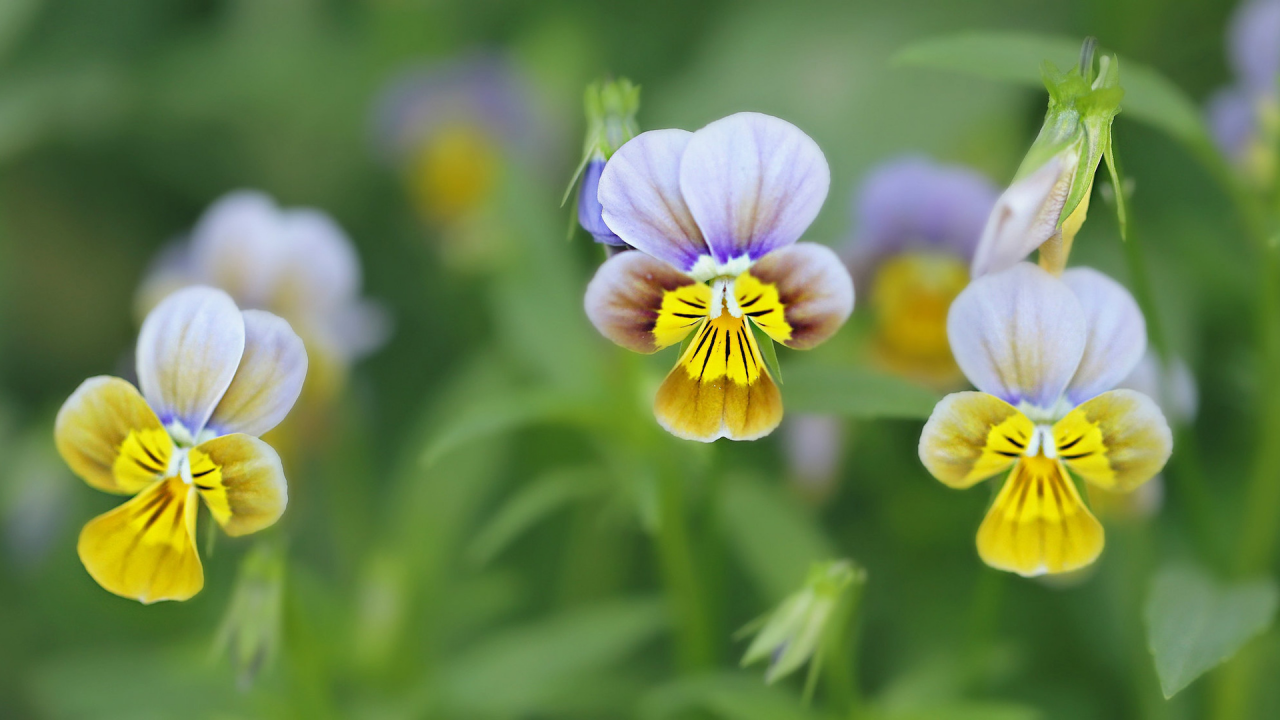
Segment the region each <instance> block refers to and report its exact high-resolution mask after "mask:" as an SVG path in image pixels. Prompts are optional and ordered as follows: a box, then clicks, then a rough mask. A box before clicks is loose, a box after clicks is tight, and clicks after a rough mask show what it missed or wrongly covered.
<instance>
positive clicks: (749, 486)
mask: <svg viewBox="0 0 1280 720" xmlns="http://www.w3.org/2000/svg"><path fill="white" fill-rule="evenodd" d="M720 498H721V505H720V517H721V523H722V525H723V527H724V530H725V532H726V533H727V534H728V542H729V546H730V548H731V549H732V550H733V552H734V554H735V555H737V557H738V560H739V561H740V562H741V563H742V564H743V566H744V567H745V569H746V570H747V573H748V575H749V576H750V578H751V579H752V580H753V581H754V582H755V584H756V587H757V588H758V589H759V590H760V592H761V594H762V595H763V596H764V597H765V598H766V599H767V600H768V601H769V602H771V603H773V602H780V601H781V600H782V599H783V598H785V597H786V596H787V595H789V594H790V593H791V592H792V591H793V590H795V589H796V588H797V587H799V586H800V584H801V583H802V582H803V581H804V579H805V574H806V573H807V572H809V567H810V565H812V563H813V562H814V561H816V560H826V559H829V558H832V557H835V555H836V552H835V549H834V547H833V546H832V544H831V541H830V540H829V539H828V538H827V537H826V535H825V534H824V533H823V531H822V527H821V525H820V524H819V523H818V521H817V520H816V519H815V518H814V517H812V516H811V515H810V514H809V513H808V512H807V511H806V509H805V508H803V507H802V506H801V505H800V504H799V502H797V501H796V499H795V498H794V497H792V496H790V495H788V494H787V493H786V492H784V491H783V489H782V488H781V487H780V486H778V485H777V484H768V483H765V482H763V481H761V480H760V479H758V478H756V477H754V476H741V475H740V476H734V477H731V478H729V479H728V481H727V482H726V483H725V487H724V490H723V492H722V493H721V496H720Z"/></svg>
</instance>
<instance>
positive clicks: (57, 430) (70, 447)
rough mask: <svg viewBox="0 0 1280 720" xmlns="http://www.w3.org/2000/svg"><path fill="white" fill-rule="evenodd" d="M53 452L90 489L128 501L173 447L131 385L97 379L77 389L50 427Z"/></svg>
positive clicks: (150, 479) (151, 478)
mask: <svg viewBox="0 0 1280 720" xmlns="http://www.w3.org/2000/svg"><path fill="white" fill-rule="evenodd" d="M53 432H54V439H55V442H56V443H57V446H58V452H59V453H60V454H61V455H62V458H63V460H66V462H67V465H69V466H70V467H71V470H72V472H74V473H75V474H77V475H79V476H80V477H81V478H84V481H85V482H87V483H89V484H90V485H92V486H94V487H96V488H98V489H99V490H105V491H107V492H111V493H120V494H127V495H132V494H134V493H136V492H139V491H140V490H142V489H143V488H145V487H147V486H149V485H151V483H153V482H155V481H156V480H158V479H159V478H160V477H161V476H162V475H163V473H164V471H165V469H166V468H167V467H168V465H169V456H170V455H171V454H172V452H173V442H172V441H171V440H170V439H169V434H168V433H166V432H165V431H164V428H163V427H162V426H161V425H160V420H159V419H158V418H157V417H156V414H155V413H154V412H152V411H151V407H150V406H148V405H147V401H146V400H143V399H142V395H141V394H140V393H139V392H138V391H137V389H136V388H134V387H133V385H130V384H129V383H128V382H127V381H125V380H121V379H120V378H117V377H109V376H105V375H102V376H99V377H93V378H89V379H88V380H85V381H84V382H83V383H81V385H80V387H79V388H77V389H76V391H75V392H74V393H72V394H71V397H69V398H67V401H66V402H65V403H63V404H62V409H61V410H59V411H58V418H57V420H56V421H55V423H54V431H53Z"/></svg>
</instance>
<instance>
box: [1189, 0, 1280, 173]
mask: <svg viewBox="0 0 1280 720" xmlns="http://www.w3.org/2000/svg"><path fill="white" fill-rule="evenodd" d="M1226 45H1227V57H1228V59H1229V60H1230V64H1231V69H1232V70H1233V71H1234V74H1235V82H1234V83H1233V84H1232V85H1231V86H1229V87H1225V88H1222V89H1220V90H1218V91H1217V92H1215V93H1214V94H1213V95H1212V96H1211V97H1210V99H1209V103H1208V107H1207V109H1206V113H1207V115H1208V121H1209V128H1210V130H1211V131H1212V132H1213V136H1214V139H1215V140H1216V141H1217V143H1218V147H1219V148H1221V149H1222V152H1223V153H1224V154H1225V155H1226V156H1227V157H1228V158H1229V159H1230V160H1231V161H1232V162H1233V163H1234V164H1235V165H1236V167H1238V168H1239V169H1240V171H1241V172H1242V173H1243V174H1244V175H1245V176H1246V177H1248V178H1249V179H1250V180H1252V181H1254V182H1255V183H1257V184H1259V185H1262V186H1266V185H1268V184H1269V183H1270V182H1271V181H1272V179H1273V178H1274V176H1275V169H1276V168H1275V165H1276V143H1277V141H1278V140H1280V92H1278V90H1280V88H1277V87H1276V84H1277V82H1280V0H1247V1H1246V2H1244V3H1242V4H1241V5H1240V6H1239V7H1237V8H1236V11H1235V13H1234V14H1233V15H1232V17H1231V20H1230V22H1229V23H1228V25H1227V37H1226Z"/></svg>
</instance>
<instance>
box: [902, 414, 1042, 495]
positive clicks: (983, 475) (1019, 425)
mask: <svg viewBox="0 0 1280 720" xmlns="http://www.w3.org/2000/svg"><path fill="white" fill-rule="evenodd" d="M1034 431H1035V426H1034V425H1033V424H1032V422H1031V421H1030V420H1029V419H1027V416H1026V415H1023V414H1022V413H1021V412H1019V411H1018V409H1017V408H1015V407H1014V406H1012V405H1010V404H1009V403H1007V402H1005V401H1003V400H1001V399H1000V398H998V397H996V396H994V395H988V394H986V393H982V392H958V393H952V394H951V395H948V396H946V397H945V398H943V399H942V401H941V402H939V403H938V405H937V407H935V408H934V409H933V414H932V415H930V416H929V422H927V423H925V426H924V431H923V432H921V433H920V461H921V462H922V463H924V466H925V467H926V468H927V469H928V470H929V472H930V473H932V474H933V476H934V477H936V478H938V480H939V481H941V482H942V483H943V484H945V485H949V486H951V487H953V488H967V487H970V486H972V485H973V484H974V483H977V482H981V481H982V480H986V479H987V478H989V477H991V476H992V475H995V474H996V473H998V472H1001V471H1003V470H1005V469H1006V468H1008V467H1009V466H1010V465H1011V464H1013V462H1014V461H1015V460H1016V459H1017V458H1018V457H1019V456H1021V455H1022V453H1023V451H1024V450H1026V448H1027V444H1028V443H1029V442H1030V441H1031V435H1032V433H1033V432H1034Z"/></svg>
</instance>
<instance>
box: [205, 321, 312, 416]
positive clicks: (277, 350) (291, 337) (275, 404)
mask: <svg viewBox="0 0 1280 720" xmlns="http://www.w3.org/2000/svg"><path fill="white" fill-rule="evenodd" d="M243 317H244V355H243V357H241V359H240V366H239V367H238V368H237V369H236V374H235V377H233V378H232V380H231V385H230V386H229V387H227V391H226V393H224V394H223V396H222V399H221V400H220V401H218V406H217V407H216V408H214V410H213V415H212V416H211V417H210V418H209V423H208V425H209V428H210V429H211V430H213V431H214V432H216V433H217V434H218V435H227V434H230V433H247V434H249V435H254V436H257V435H261V434H263V433H265V432H267V431H268V430H270V429H271V428H273V427H275V426H276V425H278V424H280V421H281V420H284V418H285V416H286V415H288V414H289V410H290V408H292V407H293V404H294V403H295V402H296V401H297V400H298V395H300V394H301V393H302V383H303V381H304V380H306V378H307V348H306V347H305V346H304V345H303V343H302V338H300V337H298V334H297V333H295V332H294V331H293V328H292V327H290V326H289V323H288V322H286V321H285V320H284V319H283V318H280V317H278V316H276V315H272V314H271V313H269V312H264V311H262V310H245V311H244V313H243Z"/></svg>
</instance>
